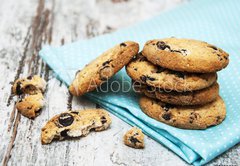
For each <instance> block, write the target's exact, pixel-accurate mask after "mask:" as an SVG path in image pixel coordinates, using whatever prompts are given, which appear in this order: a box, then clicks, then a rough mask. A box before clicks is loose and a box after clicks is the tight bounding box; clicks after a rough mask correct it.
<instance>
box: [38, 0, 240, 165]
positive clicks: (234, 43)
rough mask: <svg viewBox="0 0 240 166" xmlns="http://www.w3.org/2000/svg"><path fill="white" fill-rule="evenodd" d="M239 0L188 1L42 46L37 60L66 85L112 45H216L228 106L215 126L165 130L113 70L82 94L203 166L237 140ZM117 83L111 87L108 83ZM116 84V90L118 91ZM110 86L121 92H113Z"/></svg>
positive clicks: (239, 116) (222, 92) (123, 76)
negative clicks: (223, 59)
mask: <svg viewBox="0 0 240 166" xmlns="http://www.w3.org/2000/svg"><path fill="white" fill-rule="evenodd" d="M239 9H240V2H239V1H238V0H231V1H225V0H211V1H208V0H201V1H191V2H189V3H186V4H184V5H182V6H180V7H177V8H176V9H174V10H171V11H168V12H164V13H163V14H160V15H159V16H155V17H153V18H152V19H150V20H147V21H144V22H141V23H138V24H136V25H133V26H131V27H128V28H125V29H122V30H119V31H116V32H114V33H112V34H107V35H102V36H99V37H96V38H93V39H90V40H81V41H77V42H74V43H70V44H67V45H64V46H61V47H51V46H45V47H44V48H43V49H42V50H41V51H40V56H41V57H42V58H43V60H44V61H45V62H46V63H47V64H48V65H49V66H50V68H52V69H53V71H54V72H55V74H56V76H57V77H58V79H60V80H62V81H63V82H64V83H65V84H66V85H69V84H70V83H71V81H72V80H73V78H74V76H75V72H76V71H77V70H79V69H81V68H83V67H84V66H85V65H86V64H87V63H89V62H90V61H91V60H93V59H95V58H96V57H97V56H98V55H100V54H101V53H102V52H104V51H105V50H107V49H109V48H111V47H112V46H114V45H115V44H117V43H121V42H123V41H126V40H133V41H136V42H138V43H140V46H141V47H142V46H143V45H144V43H145V42H146V41H147V40H149V39H154V38H164V37H171V36H175V37H178V38H181V37H182V38H193V39H199V40H203V41H206V42H209V43H211V44H214V45H217V46H218V47H220V48H222V49H224V50H225V51H226V52H228V53H229V54H230V64H229V66H228V67H227V68H226V69H224V70H222V71H220V72H219V73H218V82H219V84H220V95H221V96H222V98H223V99H224V101H225V103H226V107H227V117H226V119H225V120H224V122H223V123H221V124H220V125H218V126H215V127H210V128H208V129H206V130H184V129H178V128H175V127H171V126H168V125H166V124H163V123H161V122H158V121H156V120H154V119H152V118H150V117H148V116H147V115H145V114H144V113H143V112H142V111H141V109H140V108H139V105H138V95H137V94H136V93H134V92H133V90H132V89H131V80H130V78H129V77H128V76H127V74H126V72H125V70H124V69H123V70H121V71H120V72H118V73H117V74H116V75H115V76H114V77H113V78H111V79H110V80H109V81H108V82H107V83H104V84H103V85H102V86H101V88H103V89H102V90H106V91H107V92H103V91H101V92H100V91H94V92H91V93H88V94H86V97H88V98H89V99H90V100H92V101H94V102H96V103H98V104H99V105H101V106H102V107H104V108H105V109H107V110H108V111H109V112H111V113H113V114H114V115H116V116H117V117H119V118H121V119H122V120H124V121H125V122H127V123H129V124H130V125H135V126H138V127H140V128H141V129H143V131H144V132H145V134H147V135H148V136H149V137H151V138H153V139H154V140H156V141H157V142H159V143H161V144H162V145H164V146H166V147H167V148H169V149H171V150H172V151H173V152H174V153H176V154H177V155H178V156H180V157H181V158H182V159H183V160H185V161H186V162H188V163H190V164H194V165H202V164H205V163H207V162H209V161H210V160H212V159H213V158H215V157H216V156H218V155H220V154H221V153H223V152H225V151H226V150H228V149H229V148H231V147H232V146H234V145H235V144H237V143H239V142H240V125H239V122H240V114H239V107H240V103H239V102H238V99H239V98H240V88H239V85H238V84H239V82H240V71H239V64H240V56H239V55H238V52H239V50H240V45H239V42H240V40H239V39H240V33H239V32H238V31H239V27H240V17H239V16H240V11H239ZM113 82H115V84H116V85H113V87H110V86H111V85H112V83H113ZM117 86H119V87H117ZM114 88H120V89H119V90H118V91H115V90H114Z"/></svg>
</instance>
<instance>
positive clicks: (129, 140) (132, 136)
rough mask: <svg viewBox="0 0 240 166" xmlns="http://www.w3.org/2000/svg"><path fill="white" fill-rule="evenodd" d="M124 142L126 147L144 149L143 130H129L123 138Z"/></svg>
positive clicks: (133, 128)
mask: <svg viewBox="0 0 240 166" xmlns="http://www.w3.org/2000/svg"><path fill="white" fill-rule="evenodd" d="M123 142H124V144H125V145H127V146H129V147H132V148H135V149H143V148H144V134H143V133H142V130H141V129H139V128H137V127H132V128H131V129H130V130H128V131H127V132H126V133H125V135H124V136H123Z"/></svg>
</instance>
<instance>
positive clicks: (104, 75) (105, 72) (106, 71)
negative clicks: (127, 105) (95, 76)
mask: <svg viewBox="0 0 240 166" xmlns="http://www.w3.org/2000/svg"><path fill="white" fill-rule="evenodd" d="M112 72H113V71H112V70H111V68H110V66H104V67H103V68H101V69H100V71H99V73H100V79H101V80H102V81H106V80H107V79H108V78H109V75H111V74H112Z"/></svg>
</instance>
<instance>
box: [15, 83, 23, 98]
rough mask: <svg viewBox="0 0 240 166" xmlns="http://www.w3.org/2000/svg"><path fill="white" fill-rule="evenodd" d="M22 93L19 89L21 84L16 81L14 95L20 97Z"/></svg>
mask: <svg viewBox="0 0 240 166" xmlns="http://www.w3.org/2000/svg"><path fill="white" fill-rule="evenodd" d="M22 93H23V92H22V89H21V82H20V81H18V82H17V86H16V94H17V95H21V94H22Z"/></svg>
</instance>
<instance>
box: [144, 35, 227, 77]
mask: <svg viewBox="0 0 240 166" xmlns="http://www.w3.org/2000/svg"><path fill="white" fill-rule="evenodd" d="M142 54H143V55H144V56H145V57H146V58H147V59H148V60H149V61H151V62H152V63H154V64H156V65H160V66H162V67H164V68H168V69H171V70H175V71H182V72H194V73H210V72H216V71H219V70H221V69H223V68H225V67H226V66H227V65H228V63H229V55H228V54H227V53H226V52H225V51H223V50H222V49H220V48H218V47H216V46H214V45H211V44H208V43H206V42H203V41H198V40H193V39H178V38H166V39H156V40H150V41H148V42H146V44H145V46H144V48H143V51H142Z"/></svg>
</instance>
